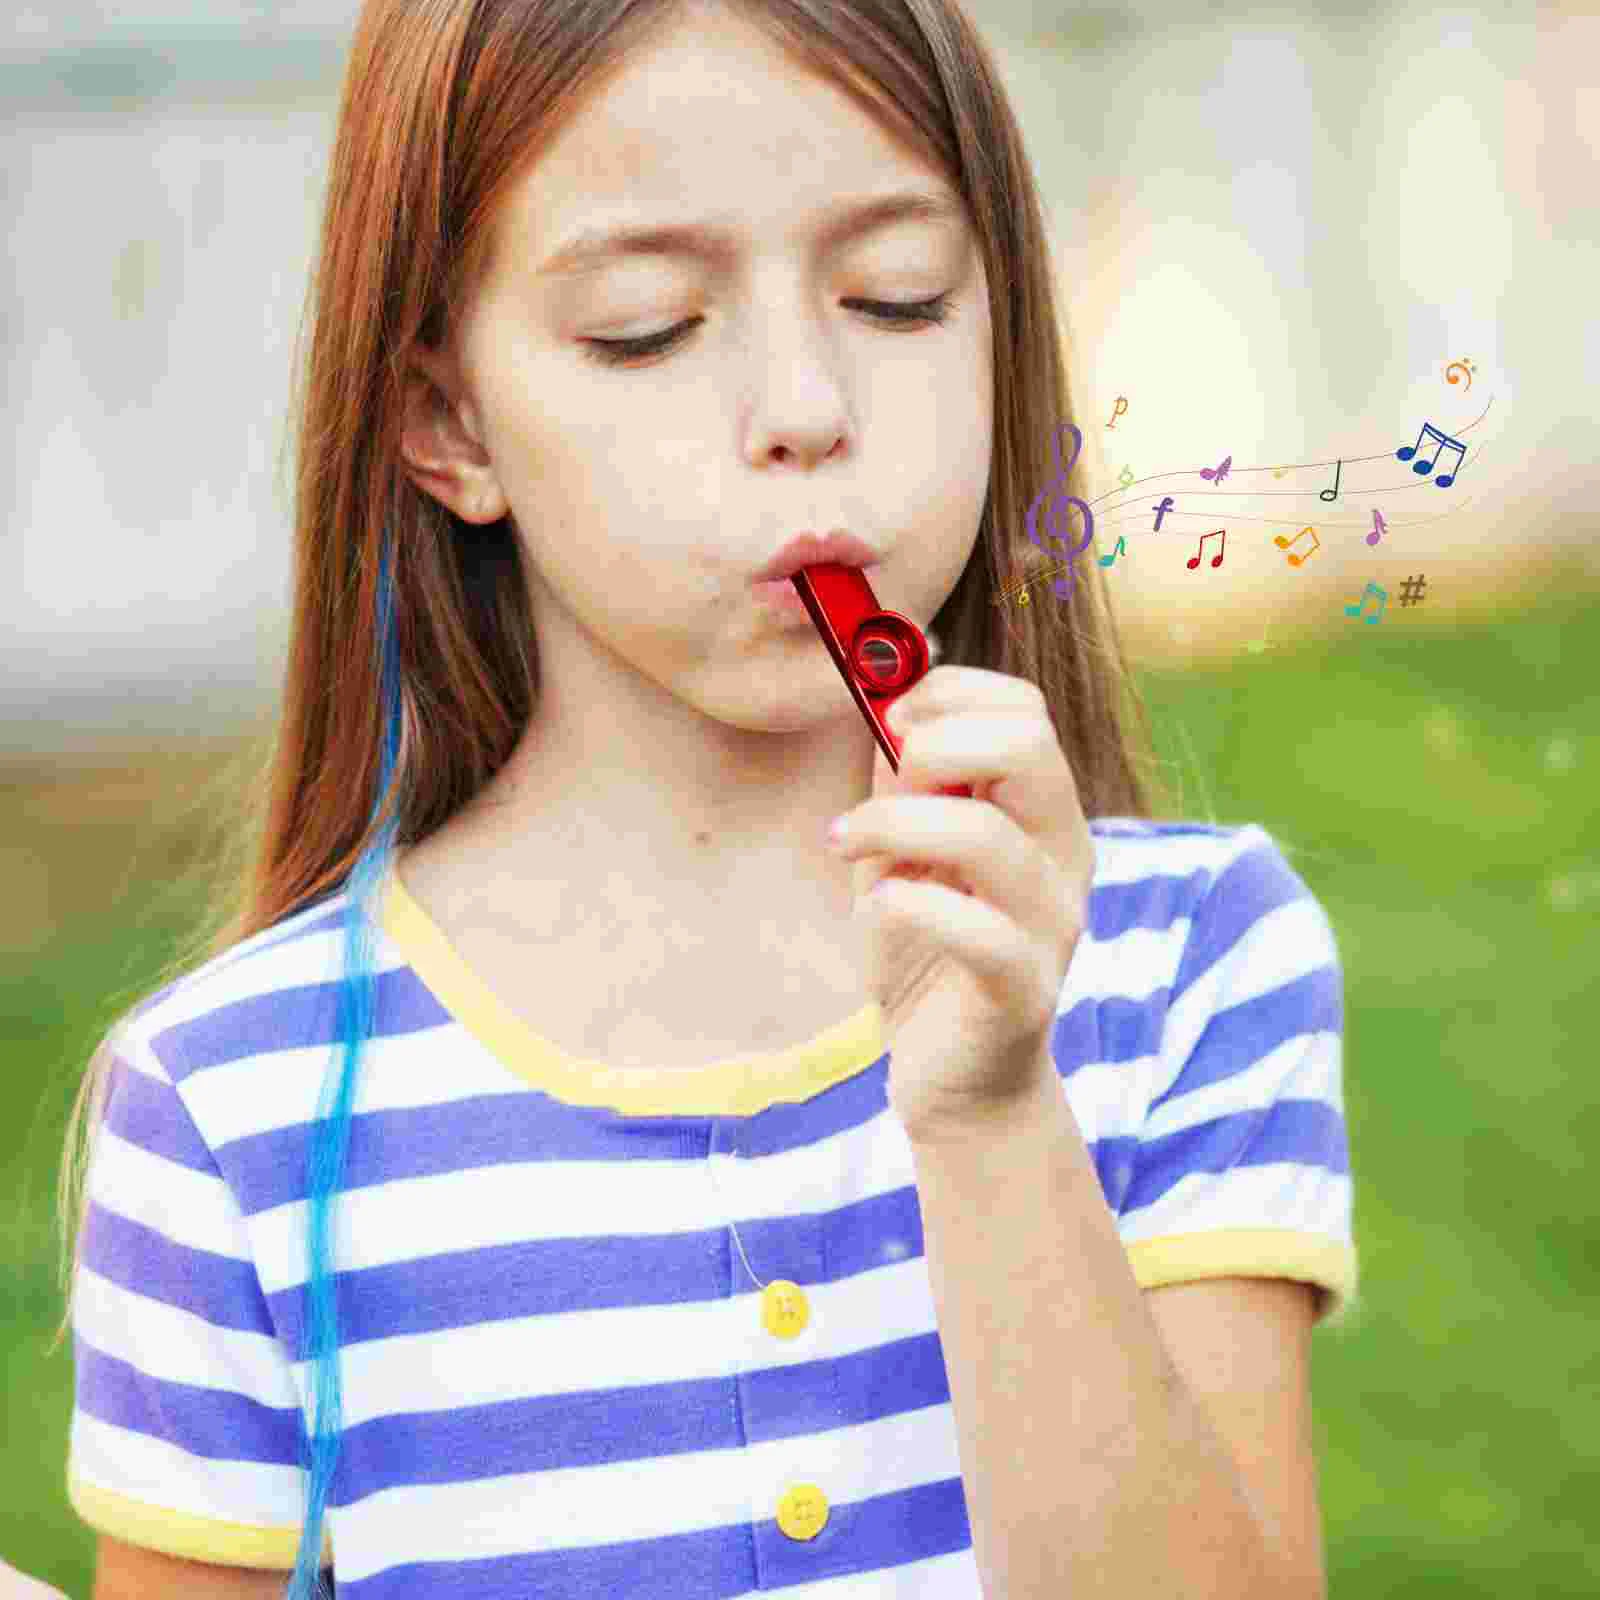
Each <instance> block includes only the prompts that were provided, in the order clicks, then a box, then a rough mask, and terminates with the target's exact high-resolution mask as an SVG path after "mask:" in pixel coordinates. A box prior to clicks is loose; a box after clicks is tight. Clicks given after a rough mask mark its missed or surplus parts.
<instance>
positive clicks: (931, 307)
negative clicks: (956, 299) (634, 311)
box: [582, 289, 955, 367]
mask: <svg viewBox="0 0 1600 1600" xmlns="http://www.w3.org/2000/svg"><path fill="white" fill-rule="evenodd" d="M954 293H955V291H954V290H953V289H946V290H945V292H944V293H943V294H938V295H935V296H934V297H933V299H931V300H846V301H845V302H844V304H845V305H846V306H847V307H855V306H859V307H861V309H862V310H863V311H865V312H866V314H867V315H868V316H870V317H874V318H876V319H877V320H878V321H879V322H881V323H889V324H898V325H899V326H901V327H904V328H925V327H929V326H932V325H937V324H939V323H942V322H944V320H945V319H946V318H947V317H948V316H949V315H950V301H951V297H952V296H953V295H954ZM704 320H705V319H704V318H703V317H689V318H686V319H685V320H684V321H682V322H680V323H678V324H677V325H676V326H674V327H671V328H666V329H663V330H662V331H661V332H660V333H652V334H647V335H646V336H645V337H644V338H642V339H585V340H583V341H582V343H583V344H584V346H585V347H586V348H585V349H584V352H583V354H584V357H585V358H586V359H587V360H589V361H599V362H601V363H603V364H604V365H606V366H611V367H620V366H627V365H630V364H632V363H635V362H638V361H644V360H647V359H648V358H649V357H651V356H655V355H660V354H661V353H662V352H663V351H666V350H670V349H672V348H673V347H674V346H675V345H678V344H681V343H682V342H683V340H684V338H686V337H687V336H688V334H689V333H690V332H692V331H693V329H694V328H695V327H696V326H697V325H698V324H699V323H701V322H702V321H704Z"/></svg>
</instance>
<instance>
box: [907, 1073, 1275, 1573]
mask: <svg viewBox="0 0 1600 1600" xmlns="http://www.w3.org/2000/svg"><path fill="white" fill-rule="evenodd" d="M1040 1082H1041V1086H1040V1091H1039V1095H1038V1100H1037V1103H1036V1104H1034V1105H1032V1106H1031V1107H1030V1108H1028V1110H1027V1112H1026V1114H1019V1115H1018V1116H1017V1117H1016V1118H1015V1119H1014V1120H1008V1121H1007V1122H1006V1124H1004V1125H1003V1126H995V1127H991V1128H989V1129H987V1130H985V1131H983V1132H981V1133H977V1132H974V1133H973V1134H971V1135H970V1136H964V1137H958V1138H948V1137H945V1138H940V1139H938V1140H936V1141H935V1140H931V1139H927V1138H923V1139H918V1138H916V1137H913V1139H912V1150H913V1154H914V1158H915V1164H916V1173H917V1192H918V1200H919V1203H920V1205H921V1210H922V1220H923V1234H924V1240H925V1248H926V1254H927V1261H928V1272H929V1276H930V1278H931V1280H932V1284H933V1298H934V1307H935V1311H936V1314H937V1317H938V1324H939V1336H940V1341H941V1344H942V1346H943V1350H944V1357H945V1367H946V1371H947V1374H948V1378H949V1384H950V1401H951V1407H952V1409H953V1411H954V1413H955V1421H956V1429H957V1435H958V1448H959V1453H960V1461H961V1474H962V1481H963V1485H964V1488H965V1493H966V1502H967V1508H968V1514H969V1517H970V1520H971V1523H972V1538H973V1547H974V1551H975V1554H976V1556H977V1561H978V1568H979V1572H980V1573H981V1575H982V1578H983V1586H984V1595H985V1597H986V1600H1058V1597H1068V1596H1070V1597H1073V1600H1077V1597H1079V1596H1084V1595H1102V1594H1103V1595H1115V1596H1117V1600H1137V1597H1140V1596H1145V1595H1150V1596H1155V1595H1160V1596H1162V1597H1163V1600H1166V1597H1170V1596H1171V1595H1174V1594H1181V1595H1183V1596H1185V1597H1186V1600H1208V1597H1212V1596H1217V1597H1220V1596H1224V1595H1226V1596H1228V1597H1229V1600H1253V1597H1256V1596H1267V1595H1269V1594H1271V1593H1272V1592H1273V1589H1272V1584H1271V1580H1270V1578H1269V1575H1268V1560H1267V1547H1266V1543H1265V1539H1264V1536H1263V1534H1262V1532H1261V1529H1260V1526H1259V1524H1258V1523H1257V1521H1256V1519H1255V1516H1254V1514H1253V1512H1252V1511H1251V1509H1250V1507H1249V1504H1248V1502H1247V1500H1246V1499H1245V1496H1244V1492H1243V1489H1242V1488H1241V1485H1240V1482H1239V1479H1238V1477H1237V1474H1236V1468H1235V1466H1234V1464H1233V1461H1232V1459H1231V1458H1230V1457H1229V1455H1228V1454H1227V1451H1226V1448H1225V1447H1224V1446H1223V1444H1222V1443H1221V1441H1220V1440H1219V1439H1218V1438H1217V1436H1216V1434H1215V1433H1214V1432H1213V1430H1212V1429H1211V1426H1210V1424H1209V1421H1208V1420H1207V1419H1206V1418H1205V1417H1204V1415H1203V1413H1202V1412H1201V1411H1200V1408H1199V1406H1198V1404H1197V1402H1196V1401H1195V1400H1194V1399H1193V1397H1192V1396H1191V1395H1190V1394H1189V1392H1188V1389H1187V1387H1186V1386H1185V1384H1184V1383H1183V1381H1182V1379H1181V1377H1180V1376H1179V1374H1178V1372H1177V1370H1176V1368H1175V1367H1174V1366H1173V1364H1172V1362H1171V1360H1170V1358H1169V1357H1168V1354H1167V1351H1166V1348H1165V1346H1164V1345H1163V1344H1162V1342H1161V1335H1160V1333H1159V1331H1158V1330H1157V1328H1156V1325H1155V1322H1154V1321H1153V1319H1152V1318H1151V1317H1150V1314H1149V1312H1148V1310H1147V1309H1146V1307H1145V1304H1144V1299H1143V1291H1142V1290H1141V1289H1140V1288H1139V1286H1138V1284H1137V1282H1136V1281H1135V1279H1134V1276H1133V1270H1132V1267H1131V1266H1130V1264H1129V1262H1128V1258H1127V1254H1126V1252H1125V1250H1124V1247H1123V1245H1122V1242H1121V1240H1120V1239H1119V1237H1118V1235H1117V1231H1116V1225H1115V1222H1114V1220H1113V1218H1112V1216H1111V1212H1110V1210H1109V1208H1108V1207H1107V1205H1106V1202H1105V1196H1104V1194H1103V1192H1102V1191H1101V1188H1100V1183H1099V1178H1098V1176H1097V1174H1096V1172H1095V1169H1094V1164H1093V1162H1092V1160H1091V1159H1090V1156H1089V1152H1088V1149H1087V1147H1086V1145H1085V1143H1084V1140H1083V1136H1082V1133H1081V1132H1080V1130H1079V1128H1078V1126H1077V1122H1076V1119H1075V1118H1074V1117H1073V1115H1072V1111H1071V1108H1070V1106H1069V1105H1068V1104H1067V1101H1066V1097H1065V1095H1064V1094H1063V1093H1062V1091H1061V1085H1060V1079H1059V1077H1058V1076H1057V1075H1056V1073H1055V1069H1054V1066H1053V1064H1050V1065H1049V1067H1048V1076H1046V1075H1045V1073H1043V1072H1042V1073H1041V1080H1040Z"/></svg>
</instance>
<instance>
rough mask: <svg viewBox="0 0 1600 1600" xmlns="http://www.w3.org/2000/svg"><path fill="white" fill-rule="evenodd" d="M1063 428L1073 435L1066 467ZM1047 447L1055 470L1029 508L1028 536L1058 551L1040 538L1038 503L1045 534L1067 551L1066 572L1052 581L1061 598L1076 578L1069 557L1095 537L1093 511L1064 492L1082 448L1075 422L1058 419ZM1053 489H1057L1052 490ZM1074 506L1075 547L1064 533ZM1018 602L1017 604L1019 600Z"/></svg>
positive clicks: (1080, 550) (1043, 546)
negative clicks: (1079, 534)
mask: <svg viewBox="0 0 1600 1600" xmlns="http://www.w3.org/2000/svg"><path fill="white" fill-rule="evenodd" d="M1063 430H1065V431H1066V432H1068V433H1070V434H1071V435H1072V454H1071V455H1070V456H1069V457H1068V458H1067V462H1066V465H1065V466H1063V465H1062V464H1061V434H1062V431H1063ZM1050 448H1051V449H1052V450H1053V451H1054V453H1055V458H1056V473H1055V476H1054V477H1053V478H1051V479H1050V481H1049V482H1048V483H1047V484H1045V486H1044V488H1042V489H1041V490H1040V491H1039V492H1038V494H1037V495H1035V496H1034V500H1033V504H1032V505H1031V506H1029V507H1028V537H1029V538H1030V539H1032V540H1033V542H1034V543H1035V544H1036V545H1038V546H1039V548H1040V549H1041V550H1044V552H1045V554H1046V555H1055V554H1059V551H1052V550H1048V549H1046V548H1045V543H1044V540H1043V539H1041V538H1040V537H1039V532H1038V522H1039V509H1040V507H1041V506H1043V507H1045V532H1046V535H1047V537H1049V538H1051V539H1054V540H1055V542H1056V543H1057V544H1058V545H1060V546H1062V547H1064V548H1065V549H1066V552H1067V563H1066V565H1067V575H1066V577H1065V578H1057V579H1056V581H1055V591H1056V593H1057V595H1059V596H1061V597H1062V598H1063V599H1064V598H1065V597H1066V596H1067V595H1069V594H1071V593H1072V584H1073V580H1074V579H1075V578H1076V577H1077V572H1076V571H1075V570H1074V568H1073V565H1072V558H1073V557H1074V556H1078V555H1082V554H1083V552H1084V551H1085V550H1087V549H1088V548H1089V541H1090V540H1091V539H1092V538H1094V512H1092V511H1091V510H1090V509H1089V506H1088V502H1087V501H1084V500H1080V499H1079V498H1078V497H1077V495H1075V494H1067V493H1065V492H1064V491H1065V490H1066V486H1067V474H1068V473H1069V472H1071V471H1072V464H1073V462H1074V461H1076V460H1077V459H1078V452H1079V451H1080V450H1082V449H1083V435H1082V434H1081V433H1079V432H1078V429H1077V427H1076V425H1075V424H1073V423H1071V422H1058V423H1057V424H1056V431H1055V433H1054V434H1053V435H1052V436H1051V439H1050ZM1052 490H1057V491H1058V492H1055V493H1052ZM1073 506H1076V507H1077V508H1078V510H1079V511H1081V512H1082V513H1083V542H1082V543H1081V544H1079V545H1077V546H1076V547H1073V546H1071V545H1069V544H1068V543H1067V534H1068V533H1069V532H1070V531H1071V524H1070V523H1069V521H1068V519H1067V513H1068V512H1069V511H1070V510H1071V508H1072V507H1073ZM1023 593H1024V595H1026V593H1027V591H1026V590H1024V591H1023ZM1018 603H1019V604H1020V603H1021V602H1018Z"/></svg>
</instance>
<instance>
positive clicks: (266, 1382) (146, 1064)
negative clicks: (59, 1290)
mask: <svg viewBox="0 0 1600 1600" xmlns="http://www.w3.org/2000/svg"><path fill="white" fill-rule="evenodd" d="M111 1073H112V1077H111V1081H110V1084H109V1087H108V1092H107V1095H106V1102H105V1117H104V1122H103V1124H102V1125H101V1127H100V1128H99V1130H98V1134H97V1142H96V1144H95V1147H94V1151H93V1156H92V1159H91V1162H90V1168H89V1174H88V1178H87V1188H88V1197H87V1210H86V1212H85V1215H84V1223H83V1234H82V1239H81V1256H80V1261H79V1265H78V1271H77V1279H76V1283H75V1290H74V1302H73V1311H72V1332H73V1351H74V1363H75V1378H74V1385H75V1387H74V1403H73V1412H72V1424H71V1432H70V1435H69V1441H68V1455H67V1496H68V1499H69V1500H70V1502H71V1504H72V1507H73V1509H74V1510H75V1511H76V1512H77V1514H78V1515H79V1516H80V1517H81V1518H82V1519H83V1520H84V1521H85V1522H86V1523H87V1524H88V1525H89V1526H90V1527H91V1528H94V1529H95V1530H97V1531H98V1532H100V1533H105V1534H109V1535H111V1536H112V1537H113V1538H115V1539H120V1540H123V1541H125V1542H126V1543H129V1544H135V1545H142V1546H145V1547H147V1548H149V1549H153V1550H160V1551H163V1552H165V1553H166V1554H168V1555H174V1556H180V1557H183V1558H186V1559H188V1560H191V1561H208V1562H215V1563H219V1564H225V1565H236V1566H249V1567H281V1568H283V1569H284V1570H285V1571H288V1570H290V1569H292V1568H293V1566H294V1562H295V1553H296V1551H297V1549H298V1547H299V1542H300V1531H301V1526H302V1521H303V1518H304V1514H305V1482H304V1478H305V1475H304V1473H303V1471H302V1469H301V1466H300V1454H299V1451H300V1446H299V1416H300V1393H299V1390H298V1387H297V1385H296V1383H295V1381H294V1372H293V1368H292V1367H291V1365H290V1363H289V1361H288V1359H287V1356H286V1354H285V1352H284V1349H283V1347H282V1345H281V1344H280V1342H279V1341H278V1339H277V1338H276V1337H275V1335H274V1330H273V1327H272V1324H271V1320H270V1318H269V1316H268V1310H267V1301H266V1296H265V1294H264V1293H263V1291H262V1287H261V1282H260V1279H259V1277H258V1275H257V1273H256V1270H255V1266H254V1262H253V1258H252V1254H251V1250H250V1246H249V1240H248V1235H247V1232H246V1228H245V1223H244V1219H243V1217H242V1216H241V1214H240V1210H239V1207H238V1204H237V1202H236V1200H235V1197H234V1194H233V1192H232V1190H231V1189H230V1188H229V1186H228V1184H227V1182H226V1180H225V1179H224V1177H223V1175H222V1172H221V1170H220V1169H219V1167H218V1165H217V1162H216V1159H215V1157H214V1156H213V1154H212V1152H211V1150H210V1148H209V1147H208V1146H207V1144H206V1142H205V1140H204V1138H203V1137H202V1135H201V1134H200V1132H199V1130H198V1129H197V1128H196V1126H195V1124H194V1122H193V1120H192V1119H191V1117H190V1114H189V1111H188V1108H187V1106H186V1105H185V1103H184V1101H183V1099H182V1097H181V1095H180V1093H179V1091H178V1089H177V1088H176V1087H175V1086H174V1084H173V1082H172V1080H171V1078H170V1076H169V1075H168V1074H167V1073H166V1072H165V1071H164V1070H163V1068H162V1066H161V1064H160V1062H159V1061H158V1059H157V1057H156V1055H155V1054H154V1053H153V1051H152V1050H151V1048H150V1047H149V1044H148V1043H147V1042H146V1041H144V1040H143V1039H141V1038H139V1037H138V1036H137V1034H133V1033H130V1034H129V1035H128V1036H126V1037H125V1038H124V1040H123V1041H122V1042H121V1044H120V1045H119V1046H118V1048H116V1050H115V1051H114V1054H113V1057H112V1063H111ZM321 1564H322V1565H323V1566H329V1565H331V1564H332V1544H331V1538H329V1539H325V1541H324V1547H323V1556H322V1563H321Z"/></svg>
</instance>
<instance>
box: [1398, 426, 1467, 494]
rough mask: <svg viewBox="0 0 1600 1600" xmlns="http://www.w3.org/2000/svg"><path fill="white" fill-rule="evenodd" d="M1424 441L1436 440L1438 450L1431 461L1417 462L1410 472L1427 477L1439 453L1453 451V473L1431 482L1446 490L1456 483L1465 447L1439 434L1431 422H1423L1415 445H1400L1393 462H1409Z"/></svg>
mask: <svg viewBox="0 0 1600 1600" xmlns="http://www.w3.org/2000/svg"><path fill="white" fill-rule="evenodd" d="M1424 439H1437V440H1438V441H1439V443H1438V448H1437V449H1435V451H1434V452H1433V457H1432V459H1431V460H1428V461H1418V462H1417V464H1416V465H1415V466H1414V467H1412V469H1411V470H1412V471H1413V472H1420V473H1421V474H1422V475H1423V477H1427V476H1428V474H1429V473H1430V472H1432V471H1433V469H1434V466H1435V464H1436V463H1437V462H1438V460H1439V456H1440V453H1441V452H1442V451H1445V450H1454V451H1455V452H1456V460H1455V468H1456V470H1455V472H1446V473H1445V474H1443V475H1442V476H1441V477H1438V478H1435V479H1434V480H1433V481H1434V482H1435V483H1436V484H1438V485H1439V487H1440V488H1441V489H1448V488H1449V487H1450V485H1451V484H1452V483H1454V482H1455V481H1456V476H1457V474H1458V473H1459V472H1460V471H1461V463H1462V460H1463V459H1464V458H1465V456H1466V453H1467V447H1466V446H1465V445H1464V444H1462V442H1461V441H1460V440H1459V439H1452V438H1451V437H1450V435H1449V434H1447V433H1440V432H1439V430H1438V429H1437V428H1436V427H1434V425H1433V424H1432V423H1431V422H1425V423H1423V425H1422V432H1421V433H1419V434H1418V435H1417V442H1416V443H1415V444H1403V445H1401V446H1400V448H1399V449H1398V450H1396V451H1395V453H1394V458H1395V460H1396V461H1409V460H1410V459H1411V458H1412V456H1414V455H1415V454H1416V453H1417V451H1418V450H1419V449H1420V448H1421V447H1422V441H1423V440H1424Z"/></svg>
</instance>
